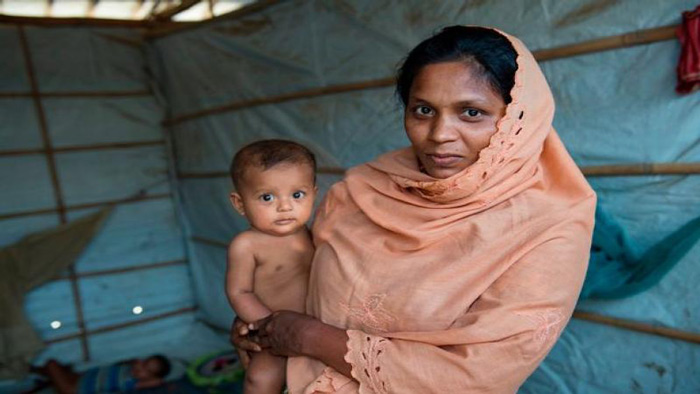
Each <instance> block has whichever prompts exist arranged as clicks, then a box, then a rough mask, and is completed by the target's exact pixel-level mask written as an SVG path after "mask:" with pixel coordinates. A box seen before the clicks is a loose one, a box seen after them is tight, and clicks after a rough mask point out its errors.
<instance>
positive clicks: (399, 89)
mask: <svg viewBox="0 0 700 394" xmlns="http://www.w3.org/2000/svg"><path fill="white" fill-rule="evenodd" d="M516 57H517V53H516V52H515V49H514V48H513V46H512V45H511V43H510V41H508V39H507V38H506V37H504V36H503V35H502V34H500V33H498V32H496V31H495V30H492V29H488V28H484V27H477V26H448V27H445V28H444V29H442V30H441V31H440V32H439V33H437V34H435V35H433V36H432V37H430V38H428V39H427V40H425V41H423V42H421V43H420V44H418V46H416V47H415V48H413V50H411V52H410V53H409V54H408V56H407V57H406V59H405V60H404V62H403V64H402V65H401V67H400V68H399V70H398V73H397V76H396V94H398V96H399V97H400V98H401V102H402V103H403V105H404V106H406V105H407V104H408V96H409V94H410V92H411V85H412V84H413V80H414V79H415V77H416V75H418V73H419V72H420V71H421V69H422V68H423V67H425V66H427V65H430V64H435V63H445V62H452V61H464V62H471V63H472V64H475V65H477V67H476V69H477V70H478V72H480V73H481V75H482V76H483V77H484V78H485V79H486V81H488V83H489V84H490V85H491V87H493V89H494V91H496V92H498V93H500V95H501V97H502V98H503V101H504V102H505V103H506V104H508V103H510V101H511V97H510V90H511V89H512V88H513V84H514V83H515V71H516V70H517V69H518V65H517V63H516V61H515V59H516Z"/></svg>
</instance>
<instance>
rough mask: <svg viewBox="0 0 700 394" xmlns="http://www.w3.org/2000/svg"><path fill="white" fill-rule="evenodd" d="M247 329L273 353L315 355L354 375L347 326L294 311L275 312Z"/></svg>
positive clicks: (292, 355) (348, 375)
mask: <svg viewBox="0 0 700 394" xmlns="http://www.w3.org/2000/svg"><path fill="white" fill-rule="evenodd" d="M248 329H249V330H250V331H252V333H253V334H255V335H256V338H257V339H259V343H260V345H262V347H263V348H267V349H269V350H270V353H272V354H275V355H278V356H286V357H294V356H306V357H311V358H315V359H317V360H320V361H321V362H323V363H324V364H326V365H328V366H330V367H332V368H334V369H335V370H336V371H338V372H340V373H342V374H343V375H345V376H347V377H349V378H351V379H352V375H351V373H350V370H351V366H350V364H348V363H347V362H346V361H345V353H347V351H348V348H347V345H346V344H347V342H348V335H347V334H346V333H345V330H342V329H340V328H337V327H333V326H331V325H328V324H325V323H323V322H321V321H320V320H317V319H314V318H313V317H311V316H308V315H304V314H302V313H297V312H291V311H278V312H274V313H273V314H272V315H270V316H268V317H266V318H264V319H261V320H258V321H257V322H255V323H253V324H250V325H248ZM256 331H257V332H256ZM249 334H250V333H249Z"/></svg>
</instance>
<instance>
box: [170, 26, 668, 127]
mask: <svg viewBox="0 0 700 394" xmlns="http://www.w3.org/2000/svg"><path fill="white" fill-rule="evenodd" d="M677 27H678V26H675V25H674V26H663V27H658V28H652V29H644V30H639V31H636V32H631V33H627V34H621V35H617V36H610V37H604V38H600V39H596V40H590V41H585V42H582V43H579V44H573V45H567V46H563V47H557V48H551V49H542V50H538V51H534V52H533V55H534V56H535V58H536V59H537V60H539V61H540V62H543V61H548V60H553V59H559V58H565V57H570V56H576V55H582V54H586V53H592V52H599V51H607V50H612V49H618V48H625V47H629V46H633V45H642V44H649V43H653V42H659V41H665V40H670V39H673V38H674V32H675V29H676V28H677ZM394 83H395V79H394V78H393V77H388V78H382V79H376V80H372V81H364V82H355V83H348V84H340V85H333V86H327V87H321V88H314V89H307V90H303V91H299V92H292V93H285V94H279V95H275V96H270V97H262V98H257V99H248V100H240V101H234V102H231V103H228V104H224V105H220V106H217V107H213V108H209V109H204V110H200V111H195V112H192V113H189V114H184V115H180V116H175V117H173V118H170V119H166V120H165V121H164V122H163V123H164V124H165V125H166V126H173V125H175V124H178V123H182V122H186V121H190V120H194V119H197V118H201V117H204V116H210V115H217V114H221V113H225V112H230V111H237V110H240V109H244V108H250V107H256V106H260V105H265V104H278V103H282V102H286V101H292V100H299V99H305V98H312V97H320V96H327V95H331V94H339V93H347V92H353V91H358V90H367V89H378V88H384V87H390V86H393V85H394Z"/></svg>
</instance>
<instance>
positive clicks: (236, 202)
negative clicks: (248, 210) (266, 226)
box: [228, 192, 245, 216]
mask: <svg viewBox="0 0 700 394" xmlns="http://www.w3.org/2000/svg"><path fill="white" fill-rule="evenodd" d="M228 198H229V200H231V205H233V209H235V210H236V212H238V213H240V214H241V215H243V216H245V209H243V199H242V198H241V195H240V194H238V193H236V192H231V194H229V196H228Z"/></svg>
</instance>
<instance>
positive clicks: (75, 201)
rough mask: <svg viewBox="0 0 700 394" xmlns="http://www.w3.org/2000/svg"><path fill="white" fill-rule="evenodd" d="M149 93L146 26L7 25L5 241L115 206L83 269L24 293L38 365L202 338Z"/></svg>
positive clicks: (3, 32) (158, 116)
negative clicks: (38, 348)
mask: <svg viewBox="0 0 700 394" xmlns="http://www.w3.org/2000/svg"><path fill="white" fill-rule="evenodd" d="M150 85H151V82H150V80H149V75H148V73H147V67H146V63H145V58H144V56H143V45H142V38H141V32H139V31H136V30H129V29H88V28H68V27H58V28H40V27H23V26H12V25H3V26H1V27H0V184H2V187H1V188H0V247H4V246H7V245H10V244H13V243H15V242H17V241H18V240H19V239H20V238H22V237H23V236H25V235H27V234H30V233H33V232H36V231H40V230H43V229H48V228H51V227H54V226H57V225H59V224H60V223H62V222H69V221H72V220H74V219H76V218H80V217H83V216H85V215H87V214H90V213H92V212H95V211H97V210H99V209H100V208H101V207H104V206H106V205H112V206H114V209H113V211H112V213H111V215H110V216H109V217H108V218H107V220H106V222H105V224H104V226H103V227H102V229H101V230H100V231H99V232H98V233H97V235H96V237H95V238H94V239H93V240H92V242H91V243H90V244H89V245H88V247H87V249H86V250H85V251H84V252H83V253H82V255H81V257H80V258H79V260H78V261H77V264H76V265H75V268H74V271H73V275H71V273H70V272H64V273H62V274H60V275H59V277H58V279H56V280H54V281H52V282H50V283H48V284H46V285H44V286H41V287H39V288H37V289H36V290H35V291H33V292H31V293H29V294H28V295H27V298H26V308H25V310H26V313H27V316H28V318H29V320H30V321H31V323H32V325H33V326H34V327H35V328H36V330H37V331H38V332H39V334H40V336H41V337H42V339H44V340H45V341H48V343H49V347H48V349H47V351H46V352H44V353H43V354H42V355H41V356H40V357H39V358H38V359H37V362H41V361H42V360H46V359H47V358H49V357H53V358H56V359H58V360H60V361H62V362H66V363H69V362H70V363H78V366H79V367H80V366H81V365H83V366H84V365H87V364H85V363H92V364H102V363H106V362H110V361H114V360H120V359H125V358H131V357H135V356H143V355H147V354H149V353H151V352H157V351H163V349H165V348H167V347H168V346H170V347H172V346H171V345H173V344H183V345H182V346H183V347H184V346H185V345H184V344H185V343H191V342H192V341H190V340H185V339H186V338H187V335H188V334H189V330H190V329H192V327H193V324H194V322H195V317H194V316H195V299H194V297H193V292H192V285H191V281H190V275H189V270H188V266H187V259H186V253H185V244H184V239H183V234H182V231H181V228H180V225H179V224H178V216H177V212H176V209H175V204H174V201H173V194H172V187H171V182H170V177H169V168H170V166H169V148H168V146H167V144H166V139H165V135H164V133H163V131H162V127H161V125H160V122H161V121H162V119H163V109H162V106H161V105H160V104H159V103H158V102H157V100H156V99H155V97H154V95H153V93H152V89H151V86H150ZM2 279H3V280H12V279H13V278H2ZM135 307H140V308H141V309H140V310H139V309H138V308H136V310H135V309H134V308H135ZM139 311H141V313H140V314H139V313H138V312H139ZM52 323H53V325H54V326H59V325H60V326H59V327H55V328H52ZM0 391H2V388H0Z"/></svg>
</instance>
